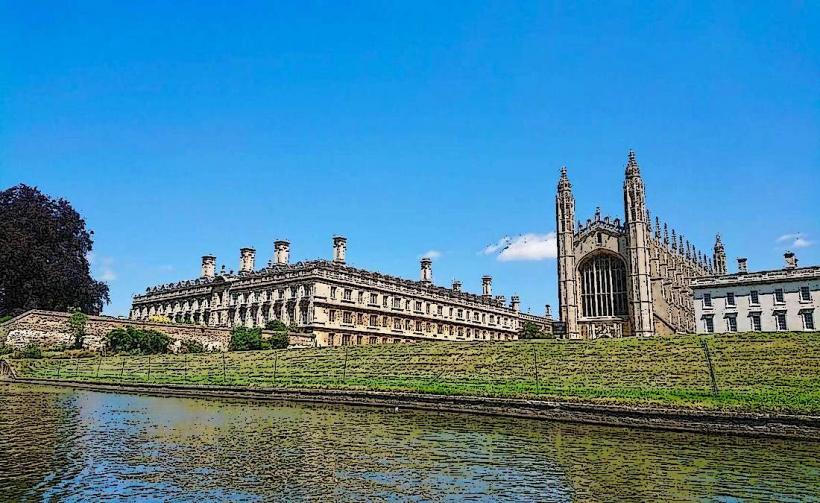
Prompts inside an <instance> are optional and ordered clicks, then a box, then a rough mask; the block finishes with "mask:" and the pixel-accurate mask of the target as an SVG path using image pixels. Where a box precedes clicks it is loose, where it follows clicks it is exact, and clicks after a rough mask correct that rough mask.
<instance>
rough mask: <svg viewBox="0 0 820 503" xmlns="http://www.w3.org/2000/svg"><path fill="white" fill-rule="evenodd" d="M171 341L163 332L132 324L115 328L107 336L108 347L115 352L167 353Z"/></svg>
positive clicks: (106, 343) (106, 345)
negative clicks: (140, 327) (142, 328)
mask: <svg viewBox="0 0 820 503" xmlns="http://www.w3.org/2000/svg"><path fill="white" fill-rule="evenodd" d="M170 342H171V338H170V337H168V336H167V335H165V334H164V333H162V332H159V331H157V330H141V329H138V328H134V327H132V326H128V327H125V328H115V329H114V330H112V331H110V332H108V334H106V336H105V347H106V349H108V350H109V351H112V352H114V353H139V354H144V355H151V354H157V353H167V352H168V345H169V344H170Z"/></svg>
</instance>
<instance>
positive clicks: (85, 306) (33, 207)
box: [0, 184, 110, 316]
mask: <svg viewBox="0 0 820 503" xmlns="http://www.w3.org/2000/svg"><path fill="white" fill-rule="evenodd" d="M92 235H93V232H92V231H88V230H86V228H85V221H84V220H83V219H82V218H81V217H80V214H79V213H77V212H76V211H74V208H72V207H71V204H69V203H68V201H66V200H65V199H52V198H50V197H48V196H47V195H45V194H43V193H42V192H40V191H39V190H37V188H35V187H29V186H27V185H23V184H21V185H17V186H15V187H12V188H10V189H7V190H4V191H2V192H0V316H3V315H16V314H19V313H21V312H23V311H25V310H27V309H35V308H36V309H49V310H54V311H68V310H69V309H71V308H74V309H79V310H81V311H83V312H85V313H89V314H98V313H99V312H100V311H101V310H102V307H103V305H104V304H106V303H107V302H109V300H110V299H109V297H108V285H106V284H105V283H103V282H100V281H95V280H94V278H92V277H91V273H90V271H89V266H88V253H89V252H90V251H91V247H92V245H93V240H92Z"/></svg>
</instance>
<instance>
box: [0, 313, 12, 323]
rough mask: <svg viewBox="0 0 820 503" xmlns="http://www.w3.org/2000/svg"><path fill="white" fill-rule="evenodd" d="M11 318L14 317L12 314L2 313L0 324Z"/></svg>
mask: <svg viewBox="0 0 820 503" xmlns="http://www.w3.org/2000/svg"><path fill="white" fill-rule="evenodd" d="M12 318H14V316H12V315H10V314H4V315H3V316H0V324H2V323H5V322H7V321H9V320H10V319H12Z"/></svg>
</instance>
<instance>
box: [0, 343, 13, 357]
mask: <svg viewBox="0 0 820 503" xmlns="http://www.w3.org/2000/svg"><path fill="white" fill-rule="evenodd" d="M13 352H14V349H13V348H12V347H11V346H6V345H5V344H4V343H2V342H0V356H2V355H7V354H9V353H13Z"/></svg>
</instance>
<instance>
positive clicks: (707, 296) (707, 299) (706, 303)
mask: <svg viewBox="0 0 820 503" xmlns="http://www.w3.org/2000/svg"><path fill="white" fill-rule="evenodd" d="M703 307H712V294H711V293H704V294H703Z"/></svg>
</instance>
